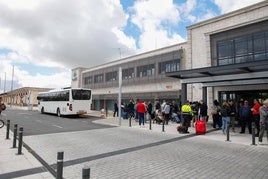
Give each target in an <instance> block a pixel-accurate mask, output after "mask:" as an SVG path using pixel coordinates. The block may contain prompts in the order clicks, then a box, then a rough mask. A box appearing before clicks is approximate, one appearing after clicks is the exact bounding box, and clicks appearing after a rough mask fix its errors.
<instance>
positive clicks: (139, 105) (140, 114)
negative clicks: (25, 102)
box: [136, 99, 147, 127]
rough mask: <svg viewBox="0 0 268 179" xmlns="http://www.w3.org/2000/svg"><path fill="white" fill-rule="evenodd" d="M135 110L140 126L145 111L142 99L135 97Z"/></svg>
mask: <svg viewBox="0 0 268 179" xmlns="http://www.w3.org/2000/svg"><path fill="white" fill-rule="evenodd" d="M136 111H137V113H138V119H139V125H140V127H141V123H142V124H143V126H144V115H145V113H146V111H147V110H146V106H145V104H144V101H140V100H138V99H137V107H136Z"/></svg>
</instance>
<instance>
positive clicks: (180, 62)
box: [72, 1, 268, 109]
mask: <svg viewBox="0 0 268 179" xmlns="http://www.w3.org/2000/svg"><path fill="white" fill-rule="evenodd" d="M119 67H121V68H122V78H123V83H122V99H123V101H124V100H125V101H128V100H129V99H136V98H140V99H144V100H146V101H147V100H152V101H154V100H155V99H160V100H163V99H167V100H178V102H181V103H183V102H184V101H185V100H186V99H187V100H190V101H198V100H200V99H204V100H205V101H207V103H208V104H209V105H211V104H212V101H213V100H214V99H218V100H219V101H220V102H222V101H224V100H228V99H234V100H235V101H239V100H242V99H247V100H249V101H250V102H252V101H253V99H254V98H257V99H260V100H264V99H266V98H268V1H263V2H260V3H257V4H254V5H252V6H248V7H245V8H243V9H239V10H237V11H233V12H230V13H227V14H224V15H221V16H218V17H215V18H212V19H209V20H206V21H203V22H200V23H197V24H193V25H191V26H189V27H187V42H185V43H181V44H176V45H173V46H168V47H165V48H161V49H157V50H154V51H150V52H146V53H143V54H139V55H135V56H131V57H128V58H124V59H120V60H117V61H113V62H110V63H106V64H102V65H99V66H96V67H91V68H75V69H73V70H72V73H73V78H72V87H84V88H90V89H92V92H93V108H95V109H100V108H105V107H108V109H111V108H112V104H113V102H114V101H115V100H117V98H118V71H119ZM251 104H252V103H251Z"/></svg>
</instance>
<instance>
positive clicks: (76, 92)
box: [72, 89, 91, 100]
mask: <svg viewBox="0 0 268 179" xmlns="http://www.w3.org/2000/svg"><path fill="white" fill-rule="evenodd" d="M72 95H73V100H90V98H91V91H90V90H83V89H72Z"/></svg>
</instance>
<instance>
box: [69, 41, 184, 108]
mask: <svg viewBox="0 0 268 179" xmlns="http://www.w3.org/2000/svg"><path fill="white" fill-rule="evenodd" d="M185 45H186V43H181V44H177V45H173V46H169V47H165V48H162V49H158V50H155V51H151V52H147V53H143V54H139V55H135V56H131V57H128V58H124V59H120V60H118V61H114V62H110V63H107V64H103V65H100V66H97V67H93V68H89V69H87V70H84V71H82V73H81V74H80V76H79V77H78V79H77V80H79V81H80V82H79V83H80V84H82V86H76V85H75V84H77V82H76V81H73V82H72V85H71V86H72V87H83V88H90V89H92V95H93V108H94V109H96V110H99V109H101V108H108V109H111V110H112V109H113V105H114V102H115V101H117V100H118V93H119V84H118V75H119V68H121V69H122V101H123V102H124V103H128V102H129V100H131V99H132V100H136V99H137V98H139V99H143V100H146V101H154V100H155V99H161V100H163V99H166V100H167V99H169V100H171V99H173V100H179V98H180V96H179V95H180V84H179V83H178V80H174V78H170V77H167V76H166V75H165V73H166V72H176V71H180V70H181V69H184V65H185V62H184V60H185V59H186V57H185V56H184V55H185V52H184V51H185ZM74 70H76V71H77V68H76V69H73V71H74Z"/></svg>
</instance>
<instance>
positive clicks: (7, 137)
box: [6, 120, 10, 139]
mask: <svg viewBox="0 0 268 179" xmlns="http://www.w3.org/2000/svg"><path fill="white" fill-rule="evenodd" d="M9 130H10V120H7V133H6V139H9Z"/></svg>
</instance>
